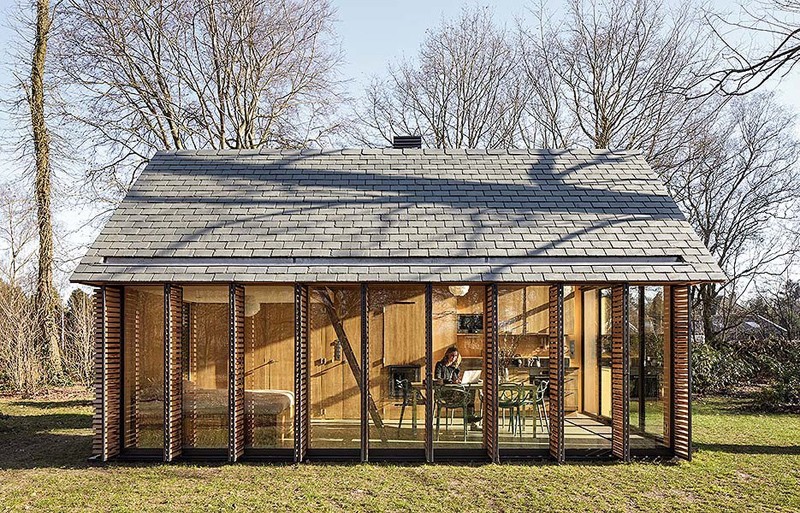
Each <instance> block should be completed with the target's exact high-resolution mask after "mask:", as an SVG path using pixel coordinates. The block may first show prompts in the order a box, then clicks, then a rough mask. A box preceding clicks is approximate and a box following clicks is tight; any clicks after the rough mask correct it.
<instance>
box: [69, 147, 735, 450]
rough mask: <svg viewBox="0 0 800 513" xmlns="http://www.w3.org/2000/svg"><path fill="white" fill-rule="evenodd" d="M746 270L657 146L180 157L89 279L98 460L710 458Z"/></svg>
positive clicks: (132, 207)
mask: <svg viewBox="0 0 800 513" xmlns="http://www.w3.org/2000/svg"><path fill="white" fill-rule="evenodd" d="M402 142H403V143H405V144H406V145H407V144H408V142H409V141H408V140H403V141H402ZM412 145H413V141H412ZM723 279H724V275H723V274H722V272H721V271H720V269H719V268H718V266H717V265H716V264H715V262H714V259H713V258H712V256H711V255H710V254H709V252H708V251H707V250H706V248H705V247H703V244H702V243H701V242H700V240H699V239H698V238H697V237H696V235H695V234H694V232H693V231H692V228H691V226H690V225H689V223H688V222H687V221H686V220H685V218H684V216H683V215H682V214H681V212H680V210H679V209H678V207H677V206H676V204H675V202H674V201H673V200H672V199H671V198H670V197H669V195H668V194H667V191H666V190H665V187H664V186H663V184H662V183H661V181H660V180H659V178H658V177H657V176H656V174H655V173H654V172H653V171H652V170H651V169H650V168H649V166H648V165H647V163H646V162H645V160H644V159H643V158H642V156H641V155H639V154H637V153H631V152H614V151H588V150H565V151H548V150H531V151H528V150H507V151H506V150H500V151H493V150H452V151H451V150H447V151H441V150H427V149H418V148H404V149H397V148H391V149H374V150H367V149H355V150H334V151H301V152H294V151H267V150H265V151H209V152H203V151H198V152H194V151H178V152H163V153H158V154H157V155H156V156H154V157H153V158H152V160H151V161H150V163H149V164H148V165H147V167H146V168H145V169H144V171H143V172H142V174H141V176H140V177H139V179H138V180H137V181H136V183H135V184H134V186H133V187H132V188H131V190H130V192H129V193H128V195H127V196H126V197H125V199H124V200H123V201H122V203H121V204H120V205H119V207H118V208H117V210H116V211H115V212H114V213H113V215H112V216H111V219H110V220H109V221H108V223H107V224H106V226H105V228H104V229H103V231H102V233H101V234H100V236H99V237H98V238H97V240H96V241H95V242H94V244H93V245H92V246H91V248H90V249H89V251H88V253H87V255H86V257H85V258H84V259H83V260H82V262H81V263H80V265H79V266H78V268H77V270H76V271H75V274H74V275H73V276H72V280H73V281H74V282H76V283H82V284H86V285H91V286H93V287H96V295H95V297H96V309H95V311H96V335H97V337H96V344H97V345H96V359H95V361H96V376H97V385H96V394H97V398H96V413H95V420H94V429H95V439H94V453H95V456H94V457H95V458H96V459H97V460H100V461H107V460H110V459H114V458H130V459H159V460H164V461H173V460H176V459H179V458H184V459H188V458H194V459H204V460H206V459H207V460H211V459H226V460H230V461H236V460H239V459H253V460H255V459H267V460H286V461H304V460H312V459H352V460H359V459H360V460H362V461H367V460H378V459H397V460H401V459H402V460H427V461H442V460H453V459H472V460H486V461H503V460H508V459H513V458H552V459H555V460H557V461H563V460H564V459H569V458H587V457H605V458H618V459H621V460H628V459H630V458H631V457H635V456H639V455H642V456H645V455H662V456H673V455H674V456H678V457H681V458H687V459H688V458H690V457H691V413H690V389H691V380H690V361H691V354H690V353H691V349H690V330H691V325H690V322H689V319H690V312H689V308H690V305H689V286H690V285H691V284H696V283H702V282H709V281H719V280H723Z"/></svg>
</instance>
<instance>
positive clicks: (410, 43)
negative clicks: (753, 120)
mask: <svg viewBox="0 0 800 513" xmlns="http://www.w3.org/2000/svg"><path fill="white" fill-rule="evenodd" d="M20 1H21V2H22V4H23V5H25V6H26V8H30V7H29V5H30V3H29V1H28V0H0V56H2V57H0V88H6V87H8V86H9V84H10V83H11V76H10V73H9V70H8V65H7V63H8V55H7V54H6V52H7V50H8V48H9V41H10V37H11V33H10V31H9V30H8V26H9V21H8V17H9V14H10V12H11V11H12V10H13V9H15V8H16V5H17V2H20ZM331 2H332V4H333V6H334V7H335V8H336V10H337V17H338V20H339V21H338V25H337V33H338V35H339V37H340V40H341V44H342V50H343V52H344V58H345V63H344V65H343V67H342V78H345V79H350V80H351V81H352V82H351V84H350V86H349V89H350V92H351V94H353V95H357V94H358V93H359V92H360V91H361V87H362V85H363V83H364V80H365V78H367V77H368V76H369V75H372V74H376V73H377V74H380V73H383V71H384V70H385V69H386V65H387V63H389V62H391V61H394V60H396V59H397V58H398V57H402V56H408V57H413V56H414V54H415V53H416V52H417V49H418V48H419V45H420V43H421V42H422V40H423V38H424V37H425V31H426V30H427V29H430V28H434V27H436V26H437V25H438V24H439V23H440V21H441V20H442V18H443V17H445V18H452V17H455V16H457V15H458V13H459V11H460V10H461V9H462V8H463V7H464V6H469V5H475V4H476V2H475V1H474V0H398V1H391V0H331ZM536 3H538V0H502V1H496V2H493V3H492V5H493V6H494V10H495V18H496V21H497V22H499V23H505V24H508V25H512V24H513V23H514V19H515V17H517V16H519V15H524V14H525V13H526V8H527V6H529V5H533V4H536ZM547 3H548V4H549V5H550V7H551V9H552V10H555V11H558V9H560V8H561V7H562V6H563V5H564V4H563V3H561V2H556V1H553V0H549V1H548V2H547ZM481 4H482V5H485V4H486V2H481ZM713 4H714V5H715V7H717V8H721V9H723V10H726V11H729V12H736V11H738V9H739V8H738V4H737V3H736V2H733V1H729V0H716V1H714V2H713ZM770 87H772V88H774V89H776V90H777V91H778V93H779V98H780V99H781V100H782V101H783V102H784V103H787V104H790V105H792V106H793V107H794V109H795V111H796V112H797V113H798V114H800V69H798V70H795V71H794V72H793V73H792V75H791V76H789V77H787V78H785V79H783V80H782V81H781V82H780V83H778V82H773V83H772V84H770ZM9 128H11V127H10V126H9V120H8V118H7V117H6V116H5V114H4V113H2V112H0V136H2V135H3V133H5V132H6V131H7V130H8V129H9ZM796 130H797V133H798V135H800V123H798V125H797V126H796ZM4 151H5V148H4V147H3V146H2V145H0V183H1V182H5V181H7V180H8V178H10V177H11V176H12V175H13V174H14V173H15V169H16V168H17V166H16V165H15V163H13V162H12V160H11V159H10V156H9V155H8V154H7V153H4ZM85 216H86V212H70V211H61V212H56V219H57V220H58V221H60V222H61V223H62V225H63V226H64V227H65V228H66V230H67V231H68V232H71V231H72V230H71V229H70V228H71V227H72V228H75V227H76V226H77V223H78V222H79V220H80V219H81V218H85ZM92 238H94V231H93V230H88V231H87V230H84V231H82V232H81V233H76V234H73V235H72V236H71V237H70V239H71V240H70V242H69V243H68V244H69V246H72V247H74V248H76V249H77V250H78V252H81V251H80V247H81V245H82V244H85V243H87V242H89V241H90V240H91V239H92ZM59 281H61V283H62V286H66V283H65V281H64V280H63V278H62V279H61V280H59Z"/></svg>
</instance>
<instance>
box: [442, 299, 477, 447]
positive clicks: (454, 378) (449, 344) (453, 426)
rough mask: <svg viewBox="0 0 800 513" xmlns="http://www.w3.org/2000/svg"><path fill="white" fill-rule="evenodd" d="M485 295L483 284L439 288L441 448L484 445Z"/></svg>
mask: <svg viewBox="0 0 800 513" xmlns="http://www.w3.org/2000/svg"><path fill="white" fill-rule="evenodd" d="M485 297H486V289H485V287H483V286H476V285H463V284H455V285H436V286H434V287H433V363H434V366H435V367H434V383H433V403H434V404H433V412H434V419H433V428H434V433H433V440H434V442H433V443H434V447H435V448H476V449H477V448H481V447H483V417H484V409H483V408H484V400H483V397H484V390H483V387H484V384H483V376H484V374H485V369H484V347H485V329H484V321H485V319H484V317H485V316H484V303H485Z"/></svg>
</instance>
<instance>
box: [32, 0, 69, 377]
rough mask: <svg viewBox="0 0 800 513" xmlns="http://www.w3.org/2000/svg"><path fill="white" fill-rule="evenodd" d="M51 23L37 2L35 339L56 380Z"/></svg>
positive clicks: (42, 2)
mask: <svg viewBox="0 0 800 513" xmlns="http://www.w3.org/2000/svg"><path fill="white" fill-rule="evenodd" d="M51 25H52V18H51V11H50V3H49V1H48V0H37V2H36V33H35V39H34V44H33V52H32V55H31V73H30V88H29V90H28V96H27V99H28V106H29V108H30V116H31V117H30V123H31V133H32V135H33V147H34V156H35V160H36V175H35V182H34V183H35V185H34V191H35V197H36V218H37V225H38V236H39V268H38V276H37V280H36V314H37V318H38V322H37V325H38V339H39V341H40V343H41V345H42V348H43V349H44V351H45V354H46V355H47V364H48V371H49V372H48V376H49V377H50V379H52V380H58V379H59V378H60V377H61V373H62V370H63V369H62V363H61V351H60V349H59V346H58V324H57V322H56V315H57V312H58V308H59V298H58V293H57V292H56V289H55V286H54V285H53V260H54V259H53V219H52V208H51V205H50V203H51V201H50V195H51V190H52V174H51V167H50V134H49V132H48V129H47V122H46V119H47V118H46V113H45V85H44V76H45V64H46V62H47V43H48V40H49V38H50V27H51Z"/></svg>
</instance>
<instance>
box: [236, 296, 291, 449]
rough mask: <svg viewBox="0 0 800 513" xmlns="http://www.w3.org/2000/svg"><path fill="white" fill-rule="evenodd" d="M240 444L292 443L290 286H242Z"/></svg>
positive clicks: (279, 445) (284, 445)
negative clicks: (242, 413) (242, 409)
mask: <svg viewBox="0 0 800 513" xmlns="http://www.w3.org/2000/svg"><path fill="white" fill-rule="evenodd" d="M244 314H245V319H244V342H245V344H244V348H245V349H244V352H245V360H244V362H245V378H244V384H245V393H244V401H245V447H247V448H291V447H292V446H293V442H294V438H293V436H294V434H293V419H294V411H295V397H294V321H295V319H294V288H293V287H291V286H281V285H267V286H258V285H248V286H247V287H245V312H244Z"/></svg>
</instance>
